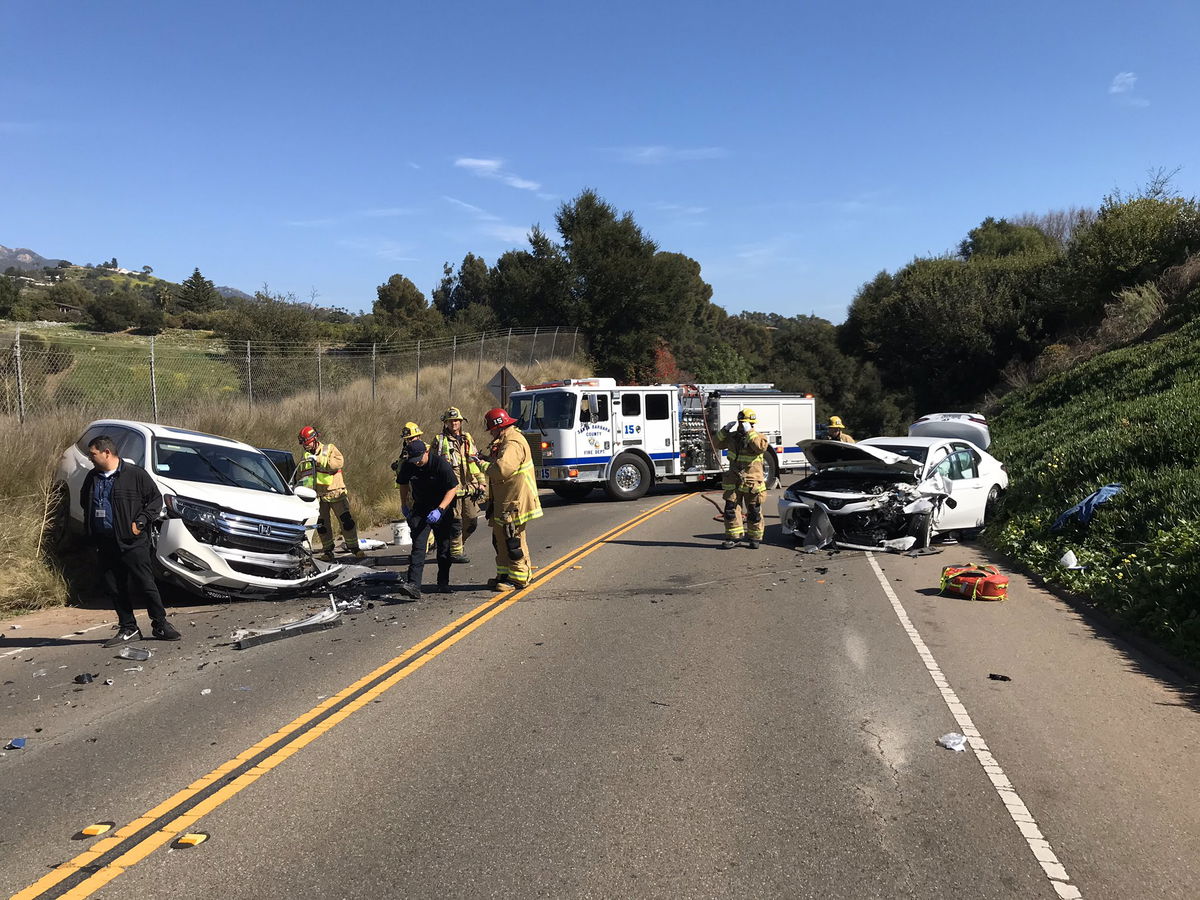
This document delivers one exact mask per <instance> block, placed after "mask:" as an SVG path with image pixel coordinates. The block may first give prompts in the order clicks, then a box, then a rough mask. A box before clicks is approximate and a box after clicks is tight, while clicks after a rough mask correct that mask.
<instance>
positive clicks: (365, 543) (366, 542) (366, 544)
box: [358, 538, 387, 550]
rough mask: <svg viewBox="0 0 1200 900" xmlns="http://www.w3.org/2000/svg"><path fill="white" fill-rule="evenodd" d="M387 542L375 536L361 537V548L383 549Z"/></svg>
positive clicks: (359, 547)
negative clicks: (378, 539)
mask: <svg viewBox="0 0 1200 900" xmlns="http://www.w3.org/2000/svg"><path fill="white" fill-rule="evenodd" d="M386 546H387V544H386V543H385V542H384V541H377V540H375V538H359V539H358V549H359V550H382V549H383V548H384V547H386Z"/></svg>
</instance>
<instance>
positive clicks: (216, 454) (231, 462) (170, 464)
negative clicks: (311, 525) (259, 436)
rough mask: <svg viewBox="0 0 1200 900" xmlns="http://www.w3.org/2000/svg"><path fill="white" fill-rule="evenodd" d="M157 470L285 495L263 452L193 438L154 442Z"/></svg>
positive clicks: (186, 478) (185, 478)
mask: <svg viewBox="0 0 1200 900" xmlns="http://www.w3.org/2000/svg"><path fill="white" fill-rule="evenodd" d="M154 472H155V474H157V475H162V476H163V477H165V478H176V479H179V480H180V481H198V482H200V483H202V484H224V485H228V486H230V487H239V488H246V489H248V490H251V491H269V492H271V493H273V494H286V493H287V492H288V491H287V487H285V486H284V483H283V479H282V478H280V477H279V471H278V470H277V469H276V468H275V466H274V465H273V464H272V463H271V461H270V460H269V459H267V458H266V457H265V456H264V455H263V454H261V453H259V452H257V451H254V450H244V449H242V448H240V447H218V446H215V445H213V444H201V443H196V442H193V441H177V440H167V439H165V438H156V439H155V441H154Z"/></svg>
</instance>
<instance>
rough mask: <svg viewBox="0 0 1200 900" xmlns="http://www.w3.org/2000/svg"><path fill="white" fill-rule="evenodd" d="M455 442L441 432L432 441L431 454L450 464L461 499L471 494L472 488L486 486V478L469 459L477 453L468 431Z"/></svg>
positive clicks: (451, 437) (452, 438)
mask: <svg viewBox="0 0 1200 900" xmlns="http://www.w3.org/2000/svg"><path fill="white" fill-rule="evenodd" d="M459 438H460V439H459V440H457V441H456V440H455V439H454V436H453V435H449V434H446V432H444V431H443V432H442V433H441V434H439V435H438V436H437V437H435V438H434V439H433V447H432V452H433V453H434V454H435V455H437V456H440V457H442V458H443V459H445V460H446V461H447V462H449V463H450V468H452V469H453V470H454V475H455V477H456V478H458V496H460V497H462V496H464V495H466V494H469V493H470V492H471V489H472V488H474V487H477V486H478V487H483V486H486V485H487V477H486V476H485V475H484V474H483V469H481V468H480V467H479V465H478V464H477V463H476V462H475V461H474V460H473V459H471V457H472V456H475V455H476V454H477V453H478V452H479V451H478V450H477V449H476V447H475V439H474V438H473V437H471V433H470V432H469V431H464V432H463V433H462V434H461V435H459Z"/></svg>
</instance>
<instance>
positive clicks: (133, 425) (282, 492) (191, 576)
mask: <svg viewBox="0 0 1200 900" xmlns="http://www.w3.org/2000/svg"><path fill="white" fill-rule="evenodd" d="M100 435H108V436H109V437H110V438H112V439H113V441H114V443H115V444H116V446H117V453H118V454H119V455H120V456H121V458H122V459H124V460H127V461H129V462H133V463H136V464H137V465H139V466H141V467H142V468H144V469H145V470H146V471H147V472H148V473H149V474H150V477H151V478H153V479H154V482H155V484H157V485H158V489H159V491H161V492H162V495H163V511H162V516H161V518H160V519H159V520H158V522H157V527H156V528H154V529H153V530H152V532H151V540H152V541H153V542H154V548H155V557H156V561H157V565H158V569H159V577H161V578H163V579H164V580H167V581H170V582H172V583H175V584H178V585H180V586H182V587H184V588H186V589H188V590H190V591H192V592H194V593H198V594H202V595H204V596H209V597H222V598H225V597H246V598H253V597H276V598H277V597H281V596H288V595H293V594H303V593H307V592H309V591H312V590H314V589H315V588H318V587H321V586H322V585H325V584H327V583H329V582H330V581H332V580H333V579H334V578H336V577H337V576H338V574H339V573H340V572H341V571H342V570H343V569H344V566H341V565H329V566H325V565H322V564H318V563H317V562H316V561H315V560H313V557H312V552H311V548H310V546H309V542H308V539H307V530H308V529H309V528H313V527H315V526H316V521H317V514H318V507H317V504H316V502H315V501H316V498H317V495H316V493H315V492H313V491H312V490H310V489H308V488H292V487H289V485H288V484H287V482H285V481H284V479H283V477H281V475H280V472H279V470H278V469H277V468H276V465H275V464H273V463H272V461H271V459H269V458H268V457H267V456H266V455H265V454H264V452H263V451H262V450H259V449H257V448H255V447H251V446H250V445H249V444H243V443H242V442H241V441H234V440H230V439H229V438H223V437H216V436H215V435H211V434H201V433H200V432H196V431H187V430H185V429H182V428H172V427H170V426H167V425H154V424H150V423H148V422H132V421H127V420H123V419H104V420H100V421H96V422H92V423H91V424H90V425H88V427H87V428H86V429H84V432H83V434H82V435H81V436H80V438H79V440H78V441H76V442H75V443H74V444H72V445H71V446H70V447H68V448H67V449H66V450H64V451H63V454H62V456H61V458H60V459H59V463H58V471H57V474H56V476H55V488H56V492H57V493H58V495H59V497H60V498H61V500H62V501H64V507H65V509H67V510H69V514H68V516H67V517H66V519H65V521H64V522H63V525H65V526H66V527H67V528H68V529H69V530H71V531H74V532H76V533H83V529H84V522H83V516H84V511H83V509H82V508H81V506H80V503H79V492H80V490H81V489H82V487H83V480H84V478H86V477H87V473H88V472H89V471H90V470H91V468H92V464H91V461H90V460H89V459H88V455H87V447H88V444H89V443H91V442H92V441H93V440H94V439H95V438H97V437H99V436H100ZM288 455H289V456H290V454H288Z"/></svg>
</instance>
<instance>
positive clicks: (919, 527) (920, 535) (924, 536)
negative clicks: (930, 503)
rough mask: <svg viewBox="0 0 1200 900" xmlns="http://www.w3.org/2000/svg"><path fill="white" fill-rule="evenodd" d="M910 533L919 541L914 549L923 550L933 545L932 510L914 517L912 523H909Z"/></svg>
mask: <svg viewBox="0 0 1200 900" xmlns="http://www.w3.org/2000/svg"><path fill="white" fill-rule="evenodd" d="M908 533H909V535H910V536H912V537H915V538H916V539H917V542H916V543H915V544H913V548H914V549H916V550H923V549H925V548H926V547H928V546H929V545H930V544H931V543H933V512H932V510H931V511H929V512H923V513H917V514H916V515H915V516H913V519H912V521H911V522H909V523H908Z"/></svg>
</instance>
